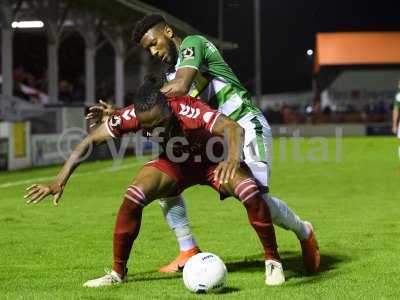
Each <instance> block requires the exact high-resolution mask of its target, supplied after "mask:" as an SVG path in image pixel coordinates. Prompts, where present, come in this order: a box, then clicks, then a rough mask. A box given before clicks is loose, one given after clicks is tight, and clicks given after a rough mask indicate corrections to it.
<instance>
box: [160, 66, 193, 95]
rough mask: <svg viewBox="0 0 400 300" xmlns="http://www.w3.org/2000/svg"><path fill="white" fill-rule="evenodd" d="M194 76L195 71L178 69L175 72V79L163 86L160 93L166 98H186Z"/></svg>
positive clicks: (187, 68)
mask: <svg viewBox="0 0 400 300" xmlns="http://www.w3.org/2000/svg"><path fill="white" fill-rule="evenodd" d="M196 75H197V69H194V68H189V67H186V68H180V69H178V71H176V75H175V78H174V79H173V80H171V81H169V82H168V83H166V84H164V86H163V87H162V88H161V90H160V91H161V92H162V93H163V94H164V95H165V96H167V97H179V96H186V95H187V94H188V93H189V90H190V86H191V85H192V82H193V80H194V78H195V77H196Z"/></svg>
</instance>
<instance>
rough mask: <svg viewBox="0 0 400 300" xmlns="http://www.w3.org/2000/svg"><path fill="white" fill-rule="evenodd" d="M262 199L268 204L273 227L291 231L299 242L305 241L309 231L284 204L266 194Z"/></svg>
mask: <svg viewBox="0 0 400 300" xmlns="http://www.w3.org/2000/svg"><path fill="white" fill-rule="evenodd" d="M263 198H264V200H265V201H266V202H267V204H268V207H269V210H270V213H271V218H272V222H273V223H274V224H275V225H278V226H279V227H282V228H284V229H286V230H291V231H293V232H294V233H295V234H296V235H297V237H298V239H299V240H305V239H306V238H307V237H308V236H309V234H310V229H309V228H308V227H307V226H306V224H305V223H304V222H303V221H302V220H301V219H300V218H299V216H298V215H296V214H295V213H294V212H293V211H292V210H291V209H290V208H289V207H288V206H287V204H286V203H285V202H283V201H282V200H280V199H278V198H276V197H271V196H269V195H268V194H265V195H263Z"/></svg>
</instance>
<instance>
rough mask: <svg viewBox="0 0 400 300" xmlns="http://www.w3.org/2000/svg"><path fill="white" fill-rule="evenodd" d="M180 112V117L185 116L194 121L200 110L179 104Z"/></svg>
mask: <svg viewBox="0 0 400 300" xmlns="http://www.w3.org/2000/svg"><path fill="white" fill-rule="evenodd" d="M180 106H181V110H180V112H179V114H180V115H182V116H186V117H188V118H190V119H196V118H197V117H198V116H199V115H200V109H199V108H193V107H190V106H189V105H184V104H182V103H180Z"/></svg>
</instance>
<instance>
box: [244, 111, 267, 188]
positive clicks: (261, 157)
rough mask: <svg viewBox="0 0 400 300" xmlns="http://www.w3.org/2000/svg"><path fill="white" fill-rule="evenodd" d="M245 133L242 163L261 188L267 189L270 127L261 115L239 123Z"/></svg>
mask: <svg viewBox="0 0 400 300" xmlns="http://www.w3.org/2000/svg"><path fill="white" fill-rule="evenodd" d="M239 124H240V126H242V127H243V128H244V131H245V139H244V140H245V141H244V146H243V155H244V161H245V162H246V164H247V165H248V167H249V168H250V170H251V172H252V173H253V176H254V178H255V179H256V180H257V181H258V183H259V184H260V185H261V186H264V187H268V179H269V176H270V167H271V163H272V133H271V127H270V126H269V124H268V122H267V120H266V119H265V117H264V116H263V115H262V114H258V115H256V116H254V117H253V118H251V119H250V120H248V121H245V122H239Z"/></svg>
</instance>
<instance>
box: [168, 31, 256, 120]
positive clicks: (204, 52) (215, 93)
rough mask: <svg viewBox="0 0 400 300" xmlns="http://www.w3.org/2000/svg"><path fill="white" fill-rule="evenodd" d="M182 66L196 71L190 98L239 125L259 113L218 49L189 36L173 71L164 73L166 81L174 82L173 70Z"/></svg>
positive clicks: (201, 38)
mask: <svg viewBox="0 0 400 300" xmlns="http://www.w3.org/2000/svg"><path fill="white" fill-rule="evenodd" d="M184 67H185V68H194V69H196V70H198V71H199V72H198V73H197V76H196V78H195V80H194V82H193V84H192V87H191V89H190V92H189V95H190V96H192V97H196V98H200V99H203V100H204V101H206V102H207V103H208V104H209V105H210V106H211V107H213V108H215V109H218V111H220V112H221V113H223V114H224V115H226V116H228V117H229V118H231V119H232V120H234V121H237V122H238V123H239V124H240V123H245V122H248V121H249V120H251V119H252V118H254V116H255V115H257V114H260V113H261V111H260V109H259V108H258V107H257V106H255V105H253V104H252V101H251V97H250V95H249V93H248V91H247V90H246V89H245V88H244V87H243V86H242V84H241V83H240V82H239V79H238V78H237V77H236V75H235V73H233V71H232V69H231V68H230V67H229V66H228V64H227V63H226V62H225V61H224V59H223V58H222V56H221V54H220V53H219V51H218V49H217V48H216V47H215V46H214V44H213V43H211V42H210V41H209V40H207V39H206V38H204V37H203V36H200V35H190V36H187V37H186V38H185V39H184V40H183V41H182V44H181V46H180V48H179V56H178V62H177V64H176V66H175V70H173V71H169V72H167V74H166V77H167V80H172V79H174V78H175V74H176V70H178V69H180V68H184Z"/></svg>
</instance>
